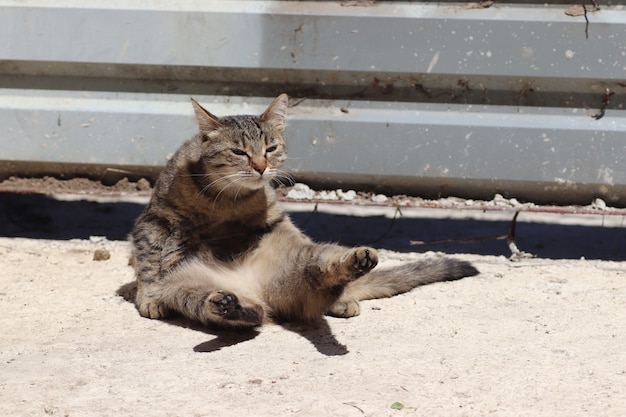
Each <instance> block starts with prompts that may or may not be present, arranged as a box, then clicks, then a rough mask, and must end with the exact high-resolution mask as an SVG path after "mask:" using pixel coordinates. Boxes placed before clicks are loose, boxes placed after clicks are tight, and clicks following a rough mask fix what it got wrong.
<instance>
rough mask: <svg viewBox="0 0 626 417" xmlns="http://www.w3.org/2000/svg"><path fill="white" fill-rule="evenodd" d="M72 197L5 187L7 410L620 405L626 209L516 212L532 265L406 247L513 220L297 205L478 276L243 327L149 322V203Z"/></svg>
mask: <svg viewBox="0 0 626 417" xmlns="http://www.w3.org/2000/svg"><path fill="white" fill-rule="evenodd" d="M73 200H75V198H68V197H67V196H66V197H57V198H50V197H45V196H39V195H16V194H0V227H1V228H2V229H0V236H1V237H0V334H1V336H0V415H3V416H5V415H6V416H45V415H54V416H142V415H145V416H222V415H236V416H288V415H298V416H405V415H411V416H416V415H417V416H485V415H496V416H551V417H555V416H570V417H571V416H624V415H626V332H625V330H626V324H625V323H626V262H625V259H626V251H625V250H624V249H623V247H624V237H625V231H624V228H623V221H624V219H623V218H615V217H604V218H603V217H600V216H586V217H581V216H573V215H569V216H556V215H551V216H550V215H540V214H537V215H530V214H522V215H520V219H519V222H518V242H517V243H518V245H519V246H520V248H521V249H522V250H526V251H528V252H532V253H534V254H535V255H537V257H535V258H532V259H523V260H521V261H519V262H511V261H509V260H508V259H507V256H508V249H507V248H506V245H505V244H504V243H503V241H496V240H490V241H481V242H472V243H467V244H461V243H445V244H440V245H425V246H410V245H409V244H408V242H409V241H410V240H412V239H420V240H430V239H448V238H460V237H470V236H484V235H490V234H500V233H506V232H507V229H508V221H509V220H510V217H511V214H510V213H480V212H478V213H477V212H467V211H465V212H463V211H455V210H413V211H412V210H403V213H402V217H401V218H398V219H396V220H395V221H393V220H392V217H393V216H394V211H393V209H379V208H377V209H367V208H351V207H324V206H320V207H319V208H318V211H317V212H313V207H312V206H311V205H306V204H295V205H290V206H289V210H290V211H291V212H292V217H293V218H294V219H295V220H296V222H297V223H298V224H300V225H301V226H302V227H303V228H304V229H306V230H308V231H309V232H310V233H311V234H312V235H314V236H315V237H316V238H318V239H327V240H334V241H341V242H345V243H349V244H353V243H366V244H367V243H368V242H371V241H374V240H375V241H376V243H374V244H373V246H377V247H381V248H383V250H382V261H383V264H389V263H392V262H400V261H402V260H404V259H409V258H414V257H418V256H423V255H420V254H417V253H415V252H416V251H419V252H424V251H445V252H448V253H456V254H457V256H459V257H461V258H463V259H467V260H470V261H473V262H474V263H475V264H476V266H477V267H478V268H479V269H480V270H481V274H480V275H479V276H477V277H473V278H468V279H464V280H460V281H456V282H451V283H440V284H434V285H430V286H425V287H421V288H418V289H416V290H414V291H413V292H411V293H408V294H404V295H401V296H397V297H394V298H391V299H385V300H374V301H368V302H364V303H363V307H362V314H361V316H359V317H356V318H352V319H348V320H343V319H334V318H328V319H327V321H326V323H327V326H323V327H322V328H318V329H312V328H303V327H299V326H287V327H282V326H277V325H273V326H267V327H264V328H262V329H259V330H258V331H249V332H244V333H236V332H229V331H219V330H215V329H209V328H202V327H199V326H196V325H194V324H192V323H189V322H186V321H184V320H182V319H172V320H168V321H151V320H148V319H144V318H141V317H140V316H139V315H138V314H137V312H136V310H135V308H134V306H133V305H132V304H131V303H129V302H128V301H126V300H125V299H124V298H123V297H122V296H120V295H118V293H119V291H120V289H121V288H124V286H125V284H128V283H129V282H132V280H133V274H132V270H131V268H130V267H128V265H127V260H128V252H129V247H128V244H127V243H126V242H125V241H124V240H123V239H124V236H125V234H126V233H127V232H128V229H129V227H130V225H131V224H132V220H133V218H134V217H135V216H136V214H137V213H138V212H139V211H140V210H141V207H142V206H141V203H142V201H141V200H140V201H137V202H136V201H134V200H130V201H128V200H127V201H124V202H120V201H117V200H115V201H110V202H107V201H102V199H101V200H100V202H82V201H73ZM364 216H365V217H364ZM97 249H105V250H106V251H108V253H109V254H110V259H108V260H100V261H96V260H94V253H95V252H96V250H97ZM581 257H584V259H581Z"/></svg>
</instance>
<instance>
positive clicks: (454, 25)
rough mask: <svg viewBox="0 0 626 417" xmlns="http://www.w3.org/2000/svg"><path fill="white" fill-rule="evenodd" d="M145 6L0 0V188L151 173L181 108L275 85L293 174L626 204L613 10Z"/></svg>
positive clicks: (189, 121) (227, 106) (434, 190)
mask: <svg viewBox="0 0 626 417" xmlns="http://www.w3.org/2000/svg"><path fill="white" fill-rule="evenodd" d="M147 3H148V2H145V1H129V0H126V1H121V0H117V1H115V0H114V1H111V0H107V1H104V0H99V1H94V0H86V1H65V2H55V5H52V2H47V1H43V0H41V1H28V0H27V1H14V2H11V1H8V2H2V3H1V5H0V38H1V39H4V40H9V41H3V42H1V43H0V87H1V88H0V126H1V128H0V132H1V133H0V144H1V146H0V178H2V177H7V176H9V175H15V174H19V175H43V174H55V175H61V176H71V175H84V176H89V177H93V178H99V179H103V180H104V181H109V182H110V181H115V180H116V179H118V178H119V177H120V176H122V175H126V176H130V177H133V178H135V177H138V176H144V175H149V176H154V175H155V173H156V172H158V169H159V167H160V166H162V165H163V163H164V161H165V159H166V158H167V156H168V155H170V154H171V153H172V152H173V151H174V150H175V149H176V148H177V146H178V145H179V144H180V143H181V142H182V141H183V140H185V139H186V138H188V137H189V136H191V135H193V134H194V133H195V131H196V126H195V123H194V119H193V116H192V109H191V106H190V104H189V97H191V96H193V97H194V98H196V99H197V100H198V101H200V102H201V103H202V104H203V105H205V107H207V108H208V109H209V110H210V111H212V112H213V113H215V114H217V115H227V114H237V113H255V112H261V111H262V109H263V108H264V107H265V106H266V105H267V104H268V103H269V102H270V100H271V98H272V97H273V96H275V95H277V94H278V93H280V92H287V93H289V94H290V96H291V97H292V101H291V104H292V106H293V107H292V108H291V110H290V114H289V120H288V140H289V142H290V157H291V158H290V159H289V161H288V166H287V168H288V169H289V170H290V171H291V172H292V173H293V174H294V176H295V177H296V179H298V180H303V181H308V182H310V183H313V184H314V185H318V186H326V187H331V188H341V187H343V188H350V187H359V188H368V189H376V190H380V191H387V192H406V193H411V194H416V195H422V196H427V197H433V196H438V195H458V196H463V197H469V198H490V197H492V196H493V194H494V193H502V194H505V195H507V196H509V197H517V198H518V199H522V200H524V199H526V200H531V201H534V202H557V203H583V204H585V203H589V202H591V201H592V199H593V198H595V197H601V198H604V199H605V200H606V201H607V202H609V203H611V204H614V205H626V164H625V158H626V134H625V132H626V111H625V110H624V104H625V103H626V94H625V93H626V8H624V7H622V5H621V4H619V3H618V4H616V3H612V5H608V6H607V5H602V8H601V10H599V11H595V12H592V11H591V6H590V5H589V6H587V7H588V9H589V11H588V13H587V19H588V21H589V24H588V25H587V24H586V20H585V16H570V15H568V14H567V13H566V11H567V9H568V8H569V5H568V4H554V3H553V4H552V5H550V6H546V5H544V4H543V3H541V4H540V3H538V2H528V3H520V2H508V3H500V2H496V3H495V4H494V5H492V6H491V7H488V8H476V7H471V6H472V5H475V4H473V3H471V4H469V3H452V2H442V3H434V2H411V3H399V2H379V3H374V4H373V5H371V4H370V3H368V2H366V3H364V4H365V5H366V6H354V5H351V4H352V3H350V2H343V3H342V2H297V1H231V2H226V1H206V0H203V1H200V0H190V1H185V2H165V1H154V2H151V4H147ZM59 4H62V5H59ZM607 99H608V100H607ZM601 110H602V112H601ZM594 116H595V117H594ZM600 116H602V117H600Z"/></svg>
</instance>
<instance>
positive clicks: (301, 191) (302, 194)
mask: <svg viewBox="0 0 626 417" xmlns="http://www.w3.org/2000/svg"><path fill="white" fill-rule="evenodd" d="M314 195H315V191H313V190H311V188H309V186H308V185H306V184H302V183H296V184H295V185H294V186H293V188H292V189H291V190H289V192H288V193H287V198H293V199H294V200H312V199H313V196H314Z"/></svg>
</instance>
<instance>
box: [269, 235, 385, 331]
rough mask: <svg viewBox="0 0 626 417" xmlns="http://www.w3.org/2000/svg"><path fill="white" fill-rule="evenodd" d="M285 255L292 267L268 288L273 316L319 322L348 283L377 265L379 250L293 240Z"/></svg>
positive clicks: (290, 319)
mask: <svg viewBox="0 0 626 417" xmlns="http://www.w3.org/2000/svg"><path fill="white" fill-rule="evenodd" d="M283 259H289V260H290V262H289V264H288V265H289V266H290V268H289V269H288V270H286V271H285V272H284V275H282V278H280V279H277V280H274V281H272V284H271V285H270V286H269V287H268V289H267V291H265V299H266V301H267V303H268V305H269V306H270V307H271V311H272V314H273V317H274V318H275V319H277V320H278V321H283V320H284V321H300V322H309V323H315V322H317V321H319V320H321V319H322V317H323V316H324V315H325V314H326V313H327V312H328V310H329V308H330V307H331V306H332V305H333V304H334V303H335V302H336V301H337V300H338V299H339V297H340V296H341V294H342V292H343V289H344V287H345V286H346V285H348V284H349V283H350V282H352V281H354V280H358V278H359V277H361V276H363V275H365V274H367V273H368V272H369V271H370V270H371V269H372V268H374V267H375V266H376V264H377V263H378V254H377V252H376V250H375V249H372V248H366V247H359V248H346V247H342V246H339V245H332V244H316V243H312V242H306V243H305V244H303V245H301V246H298V245H293V242H292V246H291V247H290V248H289V249H286V250H285V256H284V258H283ZM283 266H284V265H281V267H283Z"/></svg>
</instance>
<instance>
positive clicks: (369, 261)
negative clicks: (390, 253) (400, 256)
mask: <svg viewBox="0 0 626 417" xmlns="http://www.w3.org/2000/svg"><path fill="white" fill-rule="evenodd" d="M346 262H348V263H349V267H350V269H351V270H352V271H353V272H354V273H355V275H356V276H357V277H360V276H361V275H364V274H366V273H368V272H369V271H371V270H372V269H373V268H374V267H375V266H376V265H378V252H376V249H372V248H366V247H361V248H356V249H354V250H353V251H352V254H351V256H348V257H347V258H346Z"/></svg>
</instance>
